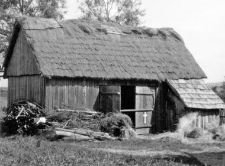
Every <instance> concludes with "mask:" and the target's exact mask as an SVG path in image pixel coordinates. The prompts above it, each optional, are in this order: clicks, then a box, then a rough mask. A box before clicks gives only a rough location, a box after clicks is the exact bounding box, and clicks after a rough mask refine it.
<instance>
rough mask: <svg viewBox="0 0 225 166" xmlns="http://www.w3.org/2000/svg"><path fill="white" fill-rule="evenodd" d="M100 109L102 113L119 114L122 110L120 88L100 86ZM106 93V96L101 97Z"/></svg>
mask: <svg viewBox="0 0 225 166" xmlns="http://www.w3.org/2000/svg"><path fill="white" fill-rule="evenodd" d="M99 92H100V109H101V111H102V112H105V113H106V112H119V111H120V110H121V100H120V95H118V93H119V94H120V93H121V89H120V86H100V87H99ZM102 93H104V95H101V94H102Z"/></svg>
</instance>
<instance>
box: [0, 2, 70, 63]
mask: <svg viewBox="0 0 225 166" xmlns="http://www.w3.org/2000/svg"><path fill="white" fill-rule="evenodd" d="M65 4H66V0H0V60H1V56H4V55H5V51H6V49H7V46H8V43H9V39H10V37H11V35H12V31H13V25H14V21H15V17H16V16H22V15H27V16H31V17H45V18H55V19H63V16H64V14H65V13H66V12H65Z"/></svg>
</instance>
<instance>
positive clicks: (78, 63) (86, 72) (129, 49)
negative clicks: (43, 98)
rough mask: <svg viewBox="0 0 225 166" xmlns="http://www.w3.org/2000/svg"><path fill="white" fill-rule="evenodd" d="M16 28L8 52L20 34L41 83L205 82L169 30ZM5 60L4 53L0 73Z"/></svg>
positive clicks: (89, 25)
mask: <svg viewBox="0 0 225 166" xmlns="http://www.w3.org/2000/svg"><path fill="white" fill-rule="evenodd" d="M16 27H17V28H15V32H14V38H13V39H12V41H11V45H10V48H11V49H12V48H13V45H14V44H15V41H16V37H17V36H18V35H16V34H18V33H19V30H21V29H22V30H23V31H24V32H25V35H26V37H27V40H28V42H29V44H30V45H31V48H32V50H33V53H34V54H35V57H36V59H37V63H38V66H39V70H40V73H41V74H42V75H44V76H46V77H70V78H75V77H86V78H99V79H134V80H137V79H142V80H158V81H161V80H165V79H181V78H183V79H191V78H195V79H201V78H205V77H206V76H205V74H204V72H203V71H202V70H201V68H200V67H199V65H198V64H197V63H196V61H195V60H194V58H193V56H192V55H191V53H190V52H189V51H188V50H187V48H186V47H185V44H184V42H183V40H182V38H181V37H180V35H179V34H178V33H176V32H175V31H174V30H173V29H171V28H162V29H152V28H137V27H129V26H119V25H117V24H109V23H107V24H106V23H100V22H85V21H81V20H65V21H56V20H53V19H44V18H31V17H24V18H19V19H17V22H16ZM18 27H20V28H18ZM18 29H19V30H18ZM11 55H12V51H10V50H9V51H8V54H7V58H6V61H5V63H4V65H5V67H7V65H8V63H9V61H10V57H11Z"/></svg>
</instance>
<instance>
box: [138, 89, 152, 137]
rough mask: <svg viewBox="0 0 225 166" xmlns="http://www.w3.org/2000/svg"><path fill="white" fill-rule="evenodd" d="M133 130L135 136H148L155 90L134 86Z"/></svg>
mask: <svg viewBox="0 0 225 166" xmlns="http://www.w3.org/2000/svg"><path fill="white" fill-rule="evenodd" d="M135 100H136V101H135V110H136V111H135V129H136V132H137V134H148V133H150V130H151V127H152V112H153V111H154V105H155V88H153V87H147V86H136V97H135Z"/></svg>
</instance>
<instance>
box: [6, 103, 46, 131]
mask: <svg viewBox="0 0 225 166" xmlns="http://www.w3.org/2000/svg"><path fill="white" fill-rule="evenodd" d="M5 114H6V116H5V117H4V118H3V121H4V123H3V124H4V127H5V128H6V129H5V130H6V132H7V133H8V134H17V133H18V134H22V135H35V134H36V133H37V131H38V128H41V127H42V128H43V127H44V126H43V125H44V124H45V118H44V117H45V112H44V109H43V108H42V107H41V106H39V105H38V104H36V103H31V102H28V101H25V100H22V101H17V102H15V103H13V104H12V106H11V107H9V108H8V109H6V110H5Z"/></svg>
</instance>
